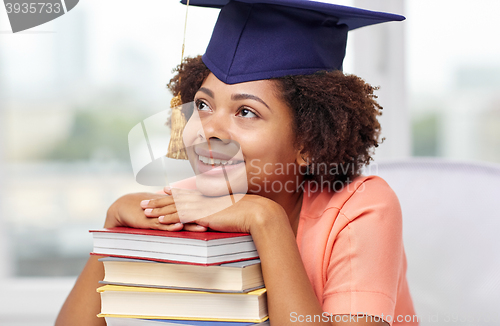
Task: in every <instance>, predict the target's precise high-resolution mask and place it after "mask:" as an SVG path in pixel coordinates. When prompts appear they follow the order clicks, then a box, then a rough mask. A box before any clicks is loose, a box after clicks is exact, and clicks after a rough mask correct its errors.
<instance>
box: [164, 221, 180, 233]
mask: <svg viewBox="0 0 500 326" xmlns="http://www.w3.org/2000/svg"><path fill="white" fill-rule="evenodd" d="M163 226H164V227H165V230H167V231H173V232H177V231H181V230H182V229H183V228H184V224H182V223H174V224H166V225H163Z"/></svg>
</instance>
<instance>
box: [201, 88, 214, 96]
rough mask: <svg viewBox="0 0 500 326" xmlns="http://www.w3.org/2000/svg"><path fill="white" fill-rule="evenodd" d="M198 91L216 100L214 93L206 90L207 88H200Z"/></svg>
mask: <svg viewBox="0 0 500 326" xmlns="http://www.w3.org/2000/svg"><path fill="white" fill-rule="evenodd" d="M198 91H200V92H203V93H205V94H207V95H208V96H210V97H211V98H214V97H215V96H214V92H212V91H211V90H209V89H208V88H205V87H200V89H198Z"/></svg>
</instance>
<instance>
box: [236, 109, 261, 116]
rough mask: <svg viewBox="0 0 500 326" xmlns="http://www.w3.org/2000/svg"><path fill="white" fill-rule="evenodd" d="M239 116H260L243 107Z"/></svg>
mask: <svg viewBox="0 0 500 326" xmlns="http://www.w3.org/2000/svg"><path fill="white" fill-rule="evenodd" d="M238 116H240V117H243V118H257V117H258V116H257V115H256V114H255V113H253V112H252V111H251V110H249V109H246V108H243V109H241V110H240V112H238Z"/></svg>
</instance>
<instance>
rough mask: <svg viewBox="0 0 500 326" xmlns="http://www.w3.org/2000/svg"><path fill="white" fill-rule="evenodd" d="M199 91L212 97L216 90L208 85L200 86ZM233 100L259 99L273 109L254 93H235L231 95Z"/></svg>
mask: <svg viewBox="0 0 500 326" xmlns="http://www.w3.org/2000/svg"><path fill="white" fill-rule="evenodd" d="M198 91H200V92H203V93H205V94H207V95H208V96H210V97H211V98H215V94H214V92H212V91H211V90H209V89H208V88H206V87H200V89H198ZM231 100H233V101H241V100H254V101H257V102H259V103H262V104H264V105H265V106H266V108H268V109H269V110H271V108H270V107H269V105H267V104H266V102H264V101H263V100H262V99H261V98H260V97H258V96H255V95H252V94H233V95H231Z"/></svg>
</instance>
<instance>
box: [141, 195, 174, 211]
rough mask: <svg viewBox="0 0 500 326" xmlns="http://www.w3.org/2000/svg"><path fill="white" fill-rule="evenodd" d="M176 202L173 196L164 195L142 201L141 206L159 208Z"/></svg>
mask: <svg viewBox="0 0 500 326" xmlns="http://www.w3.org/2000/svg"><path fill="white" fill-rule="evenodd" d="M173 203H174V199H173V198H172V196H162V197H160V198H154V199H150V200H143V201H141V207H142V208H143V209H144V208H157V207H163V206H167V205H172V204H173Z"/></svg>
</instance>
